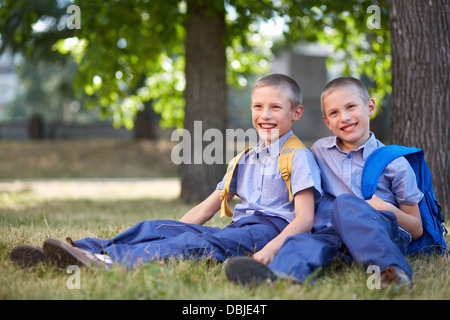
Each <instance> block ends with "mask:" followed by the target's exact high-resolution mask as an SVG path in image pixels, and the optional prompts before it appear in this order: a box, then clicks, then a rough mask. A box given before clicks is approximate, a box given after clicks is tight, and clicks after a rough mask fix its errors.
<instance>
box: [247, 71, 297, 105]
mask: <svg viewBox="0 0 450 320" xmlns="http://www.w3.org/2000/svg"><path fill="white" fill-rule="evenodd" d="M266 86H272V87H276V88H277V89H278V90H280V91H281V92H282V93H283V94H284V95H286V96H287V97H288V98H289V100H290V101H291V108H292V109H294V108H295V107H297V106H299V105H301V104H302V99H303V97H302V90H301V89H300V86H299V85H298V83H297V81H295V80H294V79H292V78H291V77H289V76H287V75H284V74H281V73H272V74H269V75H267V76H264V77H262V78H260V79H258V81H256V83H255V85H254V86H253V91H252V96H253V92H254V91H255V89H257V88H262V87H266Z"/></svg>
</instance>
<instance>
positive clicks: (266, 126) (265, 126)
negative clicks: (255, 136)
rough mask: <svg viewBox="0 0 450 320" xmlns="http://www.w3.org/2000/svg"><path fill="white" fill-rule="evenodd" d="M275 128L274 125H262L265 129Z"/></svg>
mask: <svg viewBox="0 0 450 320" xmlns="http://www.w3.org/2000/svg"><path fill="white" fill-rule="evenodd" d="M274 127H275V125H274V124H269V125H268V124H261V128H263V129H272V128H274Z"/></svg>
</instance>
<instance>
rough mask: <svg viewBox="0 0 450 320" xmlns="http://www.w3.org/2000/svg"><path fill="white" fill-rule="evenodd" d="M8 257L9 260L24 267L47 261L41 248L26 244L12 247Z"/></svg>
mask: <svg viewBox="0 0 450 320" xmlns="http://www.w3.org/2000/svg"><path fill="white" fill-rule="evenodd" d="M9 257H10V259H11V261H13V262H14V263H16V264H18V265H20V266H21V267H24V268H30V267H32V266H34V265H36V264H38V263H40V262H43V263H45V262H46V261H47V260H46V259H45V255H44V251H43V250H42V248H39V247H34V246H29V245H26V244H23V245H20V246H17V247H14V248H13V249H12V250H11V253H10V255H9Z"/></svg>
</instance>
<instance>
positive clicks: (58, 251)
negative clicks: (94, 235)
mask: <svg viewBox="0 0 450 320" xmlns="http://www.w3.org/2000/svg"><path fill="white" fill-rule="evenodd" d="M43 249H44V254H45V257H46V258H47V261H48V262H49V263H51V264H54V265H56V266H58V267H61V268H65V267H67V266H69V265H77V266H80V267H81V266H84V267H88V268H90V267H95V268H105V267H111V265H112V261H102V260H100V259H99V258H97V256H96V255H95V254H93V253H91V252H88V251H85V250H82V249H80V248H76V247H73V246H71V245H70V244H67V243H65V242H62V241H59V240H55V239H47V240H45V241H44V245H43ZM101 256H103V255H101Z"/></svg>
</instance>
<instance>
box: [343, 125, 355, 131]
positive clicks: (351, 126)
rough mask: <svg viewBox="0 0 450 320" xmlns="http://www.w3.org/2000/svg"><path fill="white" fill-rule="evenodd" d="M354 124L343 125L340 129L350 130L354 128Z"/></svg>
mask: <svg viewBox="0 0 450 320" xmlns="http://www.w3.org/2000/svg"><path fill="white" fill-rule="evenodd" d="M356 125H357V123H352V124H348V125H345V126H343V127H341V130H342V131H344V132H352V131H353V130H354V129H355V127H356Z"/></svg>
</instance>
